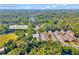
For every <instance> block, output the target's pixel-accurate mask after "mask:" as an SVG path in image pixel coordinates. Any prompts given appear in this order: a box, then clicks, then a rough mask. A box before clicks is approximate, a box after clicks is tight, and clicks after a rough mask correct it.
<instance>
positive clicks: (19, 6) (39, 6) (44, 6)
mask: <svg viewBox="0 0 79 59" xmlns="http://www.w3.org/2000/svg"><path fill="white" fill-rule="evenodd" d="M0 9H79V4H0Z"/></svg>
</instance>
